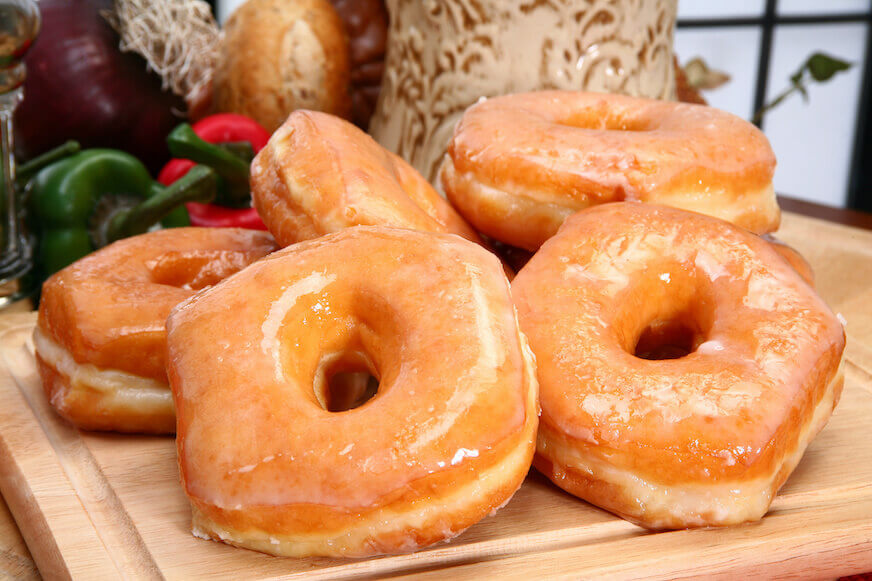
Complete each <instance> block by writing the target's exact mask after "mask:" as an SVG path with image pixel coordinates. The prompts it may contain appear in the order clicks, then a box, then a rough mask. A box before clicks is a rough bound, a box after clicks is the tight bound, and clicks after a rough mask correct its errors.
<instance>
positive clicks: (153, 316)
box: [34, 228, 276, 433]
mask: <svg viewBox="0 0 872 581" xmlns="http://www.w3.org/2000/svg"><path fill="white" fill-rule="evenodd" d="M275 249H276V246H275V242H274V241H273V239H272V237H271V236H270V235H269V234H267V233H266V232H256V231H252V230H244V229H236V228H220V229H219V228H175V229H171V230H160V231H157V232H152V233H149V234H143V235H140V236H135V237H133V238H127V239H124V240H120V241H118V242H115V243H114V244H111V245H110V246H107V247H105V248H102V249H100V250H98V251H97V252H94V253H92V254H90V255H88V256H86V257H85V258H83V259H81V260H79V261H77V262H75V263H73V264H71V265H70V266H68V267H67V268H65V269H64V270H62V271H60V272H58V273H56V274H55V275H53V276H52V277H51V278H49V279H48V280H47V281H46V282H45V284H44V285H43V289H42V298H41V300H40V303H39V318H38V322H37V326H36V330H35V331H34V345H35V347H36V360H37V364H38V368H39V373H40V376H41V377H42V382H43V387H44V389H45V392H46V395H47V396H48V398H49V400H50V402H51V404H52V406H53V407H54V408H55V410H57V412H58V413H59V414H60V415H61V416H63V417H64V418H66V419H67V420H69V421H70V422H72V423H73V424H75V425H76V426H78V427H80V428H84V429H88V430H110V431H117V432H143V433H172V432H174V431H175V413H174V411H173V404H172V396H171V394H170V391H169V386H168V385H167V376H166V356H165V351H166V326H165V322H166V318H167V316H168V315H169V313H170V310H171V309H172V308H173V307H174V306H175V305H176V304H178V303H179V302H181V301H183V300H184V299H186V298H188V297H190V296H191V295H193V294H194V293H195V292H196V291H197V290H199V289H202V288H204V287H206V286H209V285H212V284H215V283H216V282H218V281H219V280H221V279H222V278H224V277H226V276H228V275H230V274H232V273H234V272H237V271H238V270H241V269H242V268H245V267H246V266H248V265H249V264H250V263H252V262H254V261H255V260H257V259H259V258H261V257H263V256H265V255H266V254H268V253H269V252H271V251H273V250H275Z"/></svg>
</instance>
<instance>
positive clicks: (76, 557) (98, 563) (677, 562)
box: [0, 214, 872, 579]
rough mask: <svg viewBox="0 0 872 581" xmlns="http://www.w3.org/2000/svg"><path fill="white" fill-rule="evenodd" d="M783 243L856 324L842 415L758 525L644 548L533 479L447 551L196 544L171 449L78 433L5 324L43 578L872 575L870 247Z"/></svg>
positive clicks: (812, 235)
mask: <svg viewBox="0 0 872 581" xmlns="http://www.w3.org/2000/svg"><path fill="white" fill-rule="evenodd" d="M780 236H781V237H782V238H783V239H784V240H785V241H788V242H789V243H791V244H792V245H794V246H795V247H796V248H798V249H799V250H800V251H801V252H802V253H803V254H804V255H805V256H806V257H807V258H808V259H809V261H810V262H811V263H812V265H813V267H814V268H815V271H816V273H817V284H818V288H819V290H820V292H821V294H822V295H823V296H824V298H826V299H827V301H828V302H829V303H830V304H831V305H832V306H833V308H834V309H835V310H836V311H838V312H841V313H842V314H843V315H844V316H845V318H846V319H847V320H848V350H847V356H846V357H847V366H846V382H845V391H844V395H843V397H842V401H841V403H840V404H839V407H838V409H837V410H836V413H835V415H834V416H833V418H832V420H831V421H830V423H829V425H828V426H827V427H826V429H825V430H824V431H823V432H822V433H821V435H820V436H819V437H818V438H817V439H816V440H815V441H814V442H813V443H812V445H811V447H810V448H809V450H808V452H807V453H806V455H805V457H804V458H803V460H802V462H801V463H800V465H799V467H798V468H797V469H796V472H795V473H794V474H793V476H792V477H791V478H790V480H789V481H788V482H787V484H786V485H785V486H784V488H783V489H782V490H781V492H780V493H779V495H778V497H777V498H776V499H775V501H774V503H773V505H772V510H771V511H770V512H769V514H768V515H767V516H766V517H765V518H764V519H763V520H762V521H761V522H759V523H754V524H749V525H743V526H737V527H730V528H724V529H710V530H692V531H675V532H664V533H648V532H646V531H644V530H643V529H640V528H638V527H636V526H634V525H632V524H630V523H627V522H625V521H623V520H621V519H619V518H616V517H614V516H612V515H610V514H608V513H606V512H604V511H601V510H599V509H596V508H594V507H592V506H590V505H588V504H586V503H584V502H582V501H580V500H577V499H575V498H573V497H571V496H569V495H567V494H565V493H563V492H561V491H560V490H559V489H557V488H555V487H554V486H552V485H551V484H550V483H549V482H548V481H547V480H545V479H544V478H543V477H541V476H540V475H538V474H537V473H536V472H535V471H533V472H531V474H530V475H529V476H528V478H527V480H526V482H525V483H524V485H523V487H522V488H521V490H520V491H519V492H518V493H517V494H516V495H515V497H514V498H513V499H512V501H511V502H510V503H509V504H508V505H507V506H506V507H505V508H504V509H503V510H501V511H500V512H499V513H497V515H496V516H494V517H491V518H487V519H485V520H484V521H482V522H481V523H479V524H477V525H475V526H474V527H472V528H471V529H470V530H468V531H467V532H466V533H464V534H463V535H461V536H460V537H458V538H457V539H455V540H454V541H453V542H451V543H450V544H442V545H437V546H436V547H434V548H431V549H429V550H424V551H420V552H418V553H415V554H411V555H401V556H393V557H383V558H376V559H369V560H333V559H286V558H276V557H270V556H267V555H262V554H260V553H255V552H252V551H247V550H244V549H236V548H233V547H229V546H226V545H222V544H219V543H215V542H211V541H204V540H200V539H196V538H194V537H193V536H191V534H190V532H189V519H190V511H189V509H188V505H187V502H186V500H185V497H184V495H183V494H182V491H181V488H180V486H179V483H178V471H177V467H176V458H175V448H174V442H173V439H172V438H167V437H138V436H134V437H130V436H126V437H125V436H116V435H106V434H87V433H80V432H78V431H77V430H75V429H73V428H71V427H70V426H68V425H67V424H66V423H64V422H63V421H61V420H59V419H58V417H57V416H55V415H54V413H53V412H52V410H51V409H50V408H49V407H48V404H47V402H46V401H45V398H44V397H43V395H42V392H41V388H40V386H39V383H38V378H37V375H36V370H35V368H34V362H33V356H32V347H31V344H30V334H31V332H32V328H33V324H34V320H35V316H34V315H33V314H23V315H22V314H15V315H4V316H3V317H0V491H2V493H3V496H4V498H5V499H6V502H7V503H8V504H9V507H10V509H11V511H12V513H13V514H14V516H15V520H16V521H17V523H18V525H19V527H20V529H21V533H22V535H23V537H24V538H25V540H26V541H27V545H28V547H29V549H30V551H31V553H32V555H33V558H34V560H35V561H36V563H37V565H38V566H39V569H40V572H41V573H42V574H43V575H44V576H45V577H47V578H65V577H73V578H79V579H99V578H112V579H115V578H120V577H129V578H148V579H151V578H160V577H165V578H167V579H190V578H194V577H197V578H201V577H202V578H213V577H214V578H218V577H222V578H234V579H236V578H255V577H262V578H295V577H306V578H344V577H351V576H361V577H385V576H405V575H415V576H421V577H440V578H442V577H446V576H450V578H452V579H454V578H471V577H490V578H492V577H496V576H498V575H499V576H501V577H523V578H530V577H542V576H565V577H575V578H577V577H590V576H596V575H603V576H609V577H620V578H637V577H670V578H676V577H688V576H701V575H704V576H706V577H718V576H728V575H729V576H737V575H742V576H744V575H750V574H754V575H764V576H767V577H785V578H787V577H801V578H805V579H807V578H815V577H836V576H838V575H845V574H850V573H856V572H860V571H872V429H870V428H872V232H865V231H861V230H855V229H851V228H846V227H843V226H838V225H834V224H830V223H826V222H821V221H818V220H814V219H810V218H804V217H800V216H796V215H789V214H788V215H786V216H785V219H784V225H783V227H782V230H781V233H780Z"/></svg>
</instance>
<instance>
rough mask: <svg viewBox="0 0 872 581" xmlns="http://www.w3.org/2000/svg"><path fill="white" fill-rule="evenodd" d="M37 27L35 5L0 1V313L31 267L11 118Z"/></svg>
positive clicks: (18, 294)
mask: <svg viewBox="0 0 872 581" xmlns="http://www.w3.org/2000/svg"><path fill="white" fill-rule="evenodd" d="M39 25H40V18H39V9H38V8H37V5H36V2H33V1H32V0H0V158H2V159H0V163H2V166H0V170H2V174H3V175H2V188H3V189H2V192H0V244H2V252H0V308H2V307H4V306H6V305H8V304H11V303H12V302H14V301H16V300H18V299H20V298H22V297H23V296H25V295H26V294H27V289H24V288H23V284H22V278H23V277H24V276H25V275H27V274H28V272H30V270H31V268H32V267H33V244H32V242H31V240H30V239H29V238H28V237H27V236H26V235H25V232H24V228H23V224H22V217H23V214H22V212H21V208H20V207H19V206H20V203H21V199H20V197H19V195H18V192H17V191H16V187H15V158H14V157H13V147H12V134H13V132H12V114H13V112H14V111H15V108H16V107H17V106H18V103H19V102H20V101H21V99H22V97H23V93H24V92H23V89H22V85H23V84H24V76H25V66H24V55H25V54H26V53H27V51H28V49H29V48H30V47H31V45H32V44H33V42H34V40H36V35H37V33H38V32H39Z"/></svg>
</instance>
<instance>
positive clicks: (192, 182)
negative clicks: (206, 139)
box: [105, 165, 218, 244]
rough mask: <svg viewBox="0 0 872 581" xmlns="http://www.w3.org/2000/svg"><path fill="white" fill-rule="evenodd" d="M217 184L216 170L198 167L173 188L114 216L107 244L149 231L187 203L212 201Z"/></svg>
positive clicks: (193, 168)
mask: <svg viewBox="0 0 872 581" xmlns="http://www.w3.org/2000/svg"><path fill="white" fill-rule="evenodd" d="M217 184H218V179H217V176H216V175H215V172H214V171H212V170H211V169H210V168H208V167H205V166H202V165H195V166H194V167H192V168H191V169H190V171H188V173H186V174H185V175H184V176H182V177H181V178H179V179H178V180H176V181H175V182H173V184H172V185H170V186H167V187H166V188H164V189H163V190H162V191H160V192H158V193H157V194H154V195H153V196H151V197H150V198H148V199H146V200H144V201H142V202H141V203H140V204H138V205H136V206H134V207H133V208H130V209H129V210H126V211H123V212H120V213H118V214H115V215H114V216H112V218H111V219H110V220H109V222H108V224H107V225H106V236H105V239H106V243H107V244H108V243H110V242H114V241H115V240H120V239H121V238H127V237H129V236H135V235H137V234H142V233H144V232H146V231H148V229H149V228H151V227H152V226H154V225H155V224H157V223H158V222H160V221H161V220H162V219H163V218H165V217H166V215H167V214H169V213H170V212H172V211H173V210H175V209H176V208H177V207H179V206H181V205H182V204H184V203H186V202H204V203H208V202H211V201H212V200H213V199H215V190H216V188H217Z"/></svg>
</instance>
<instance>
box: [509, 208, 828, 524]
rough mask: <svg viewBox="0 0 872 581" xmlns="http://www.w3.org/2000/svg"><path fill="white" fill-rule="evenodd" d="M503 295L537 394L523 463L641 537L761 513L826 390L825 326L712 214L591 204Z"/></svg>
mask: <svg viewBox="0 0 872 581" xmlns="http://www.w3.org/2000/svg"><path fill="white" fill-rule="evenodd" d="M512 291H513V295H514V298H515V304H516V305H517V307H518V316H519V320H520V322H521V328H522V330H523V331H524V333H525V334H526V335H527V337H528V338H529V340H530V346H531V348H532V349H533V352H534V353H535V355H536V358H537V365H538V377H539V382H540V387H541V393H540V401H541V406H542V417H541V422H540V429H539V434H538V444H537V455H536V459H535V461H534V465H535V466H536V467H537V468H538V469H539V470H540V471H541V472H543V473H544V474H545V475H547V476H548V477H549V478H550V479H551V480H552V481H553V482H554V483H555V484H556V485H558V486H560V487H561V488H563V489H564V490H567V491H569V492H571V493H572V494H575V495H576V496H579V497H581V498H583V499H585V500H587V501H589V502H591V503H593V504H596V505H598V506H600V507H603V508H605V509H607V510H610V511H612V512H615V513H617V514H619V515H621V516H623V517H624V518H627V519H629V520H632V521H633V522H636V523H639V524H641V525H643V526H646V527H649V528H655V529H661V528H681V527H691V526H706V525H726V524H734V523H740V522H745V521H752V520H756V519H759V518H761V517H762V516H763V515H764V514H765V512H766V511H767V510H768V507H769V504H770V502H771V501H772V498H773V497H774V495H775V493H776V491H777V490H778V489H779V487H780V486H781V485H782V484H783V483H784V481H785V480H786V479H787V477H788V476H789V475H790V473H791V471H792V470H793V468H794V467H795V466H796V464H797V463H798V462H799V459H800V458H801V456H802V454H803V452H804V451H805V449H806V446H807V445H808V443H809V441H811V439H812V438H813V437H814V436H815V435H816V434H817V433H818V431H820V430H821V429H822V428H823V426H824V425H825V424H826V422H827V419H828V418H829V416H830V414H831V413H832V410H833V409H834V407H835V405H836V403H837V402H838V399H839V395H840V393H841V389H842V383H843V378H842V373H841V361H842V355H843V351H844V347H845V335H844V331H843V329H842V326H841V324H840V323H839V321H838V320H837V318H836V317H835V316H834V315H833V313H832V312H831V311H830V309H829V308H828V307H827V306H826V305H825V304H824V303H823V301H822V300H821V299H820V298H819V297H818V296H817V295H816V294H815V292H814V290H813V289H812V287H811V286H810V285H808V284H807V283H806V282H805V281H804V280H803V279H802V278H801V277H800V276H799V274H798V273H797V272H796V271H795V270H794V269H793V268H792V267H791V266H790V264H789V263H788V262H787V261H786V260H784V259H782V258H781V257H780V256H779V255H778V254H777V253H776V251H775V250H774V249H773V248H772V246H771V245H770V244H769V243H768V242H766V241H764V240H762V239H760V238H759V237H757V236H754V235H752V234H750V233H748V232H746V231H743V230H741V229H740V228H737V227H734V226H732V225H730V224H727V223H726V222H722V221H720V220H716V219H714V218H710V217H707V216H703V215H700V214H695V213H691V212H686V211H683V210H677V209H673V208H666V207H659V206H655V205H649V204H640V203H618V204H606V205H602V206H598V207H595V208H590V209H588V210H585V211H582V212H579V213H577V214H575V215H573V216H572V217H570V218H569V219H568V220H567V221H566V222H565V223H564V225H563V226H562V227H561V229H560V230H559V231H558V233H557V235H556V236H554V237H553V238H552V239H550V240H549V241H548V242H546V243H545V244H544V245H543V246H542V248H541V249H540V250H539V252H538V253H536V255H534V256H533V258H532V259H531V260H530V262H528V263H527V265H526V266H525V267H524V268H523V269H522V270H521V271H520V273H519V274H518V276H517V277H516V278H515V280H514V282H513V284H512Z"/></svg>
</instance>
